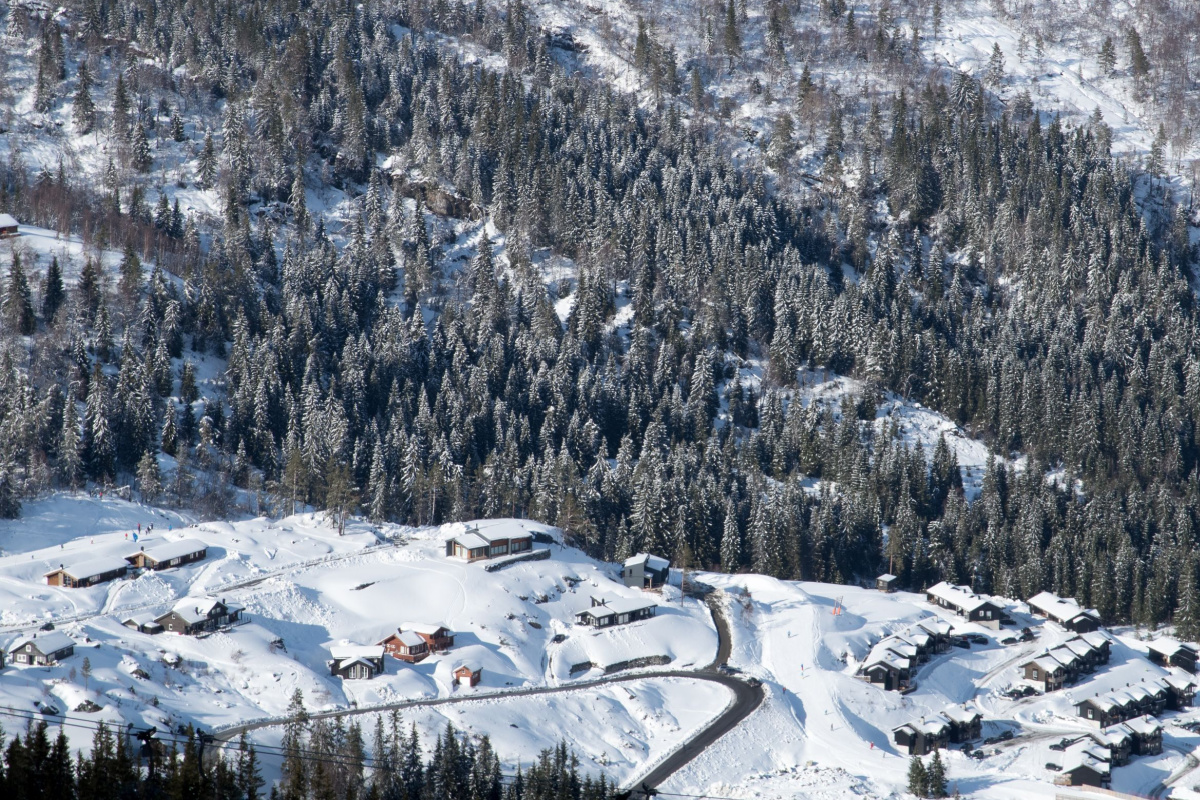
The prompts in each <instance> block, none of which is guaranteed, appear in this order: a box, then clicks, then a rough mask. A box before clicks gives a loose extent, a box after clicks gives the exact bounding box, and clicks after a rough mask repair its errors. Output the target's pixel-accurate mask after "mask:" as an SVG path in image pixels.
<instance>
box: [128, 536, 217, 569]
mask: <svg viewBox="0 0 1200 800" xmlns="http://www.w3.org/2000/svg"><path fill="white" fill-rule="evenodd" d="M207 556H208V545H206V544H205V543H204V542H202V541H200V540H199V539H180V540H179V541H177V542H162V543H160V544H156V545H153V546H151V547H150V548H149V549H147V548H145V547H143V548H142V549H141V550H139V551H138V552H136V553H134V554H133V555H129V556H125V560H126V561H128V562H129V563H130V564H131V565H132V566H134V567H136V568H138V569H153V570H159V569H169V568H171V567H178V566H182V565H183V564H191V563H193V562H195V561H203V560H204V559H205V558H206V557H207Z"/></svg>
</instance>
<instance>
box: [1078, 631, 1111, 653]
mask: <svg viewBox="0 0 1200 800" xmlns="http://www.w3.org/2000/svg"><path fill="white" fill-rule="evenodd" d="M1075 638H1077V639H1083V640H1084V641H1085V642H1087V643H1088V644H1090V645H1091V646H1092V647H1094V648H1096V649H1097V650H1099V649H1101V648H1103V647H1105V646H1107V645H1108V644H1109V643H1110V642H1111V641H1112V640H1111V639H1109V638H1108V634H1106V633H1101V632H1100V631H1089V632H1088V633H1081V634H1079V636H1077V637H1075Z"/></svg>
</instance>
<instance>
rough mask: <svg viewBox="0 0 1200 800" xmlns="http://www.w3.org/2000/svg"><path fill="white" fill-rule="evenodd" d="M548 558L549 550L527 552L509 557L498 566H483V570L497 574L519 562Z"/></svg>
mask: <svg viewBox="0 0 1200 800" xmlns="http://www.w3.org/2000/svg"><path fill="white" fill-rule="evenodd" d="M548 558H550V551H549V550H529V551H527V552H525V553H521V554H519V555H515V556H509V557H508V558H507V559H506V560H504V561H501V562H500V563H498V564H484V565H483V568H484V569H485V570H487V571H488V572H498V571H500V570H502V569H504V568H505V567H507V566H511V565H513V564H516V563H518V562H520V561H545V560H547V559H548Z"/></svg>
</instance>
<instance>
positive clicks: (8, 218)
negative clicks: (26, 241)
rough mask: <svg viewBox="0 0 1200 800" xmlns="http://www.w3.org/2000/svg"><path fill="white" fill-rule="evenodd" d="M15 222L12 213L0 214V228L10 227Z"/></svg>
mask: <svg viewBox="0 0 1200 800" xmlns="http://www.w3.org/2000/svg"><path fill="white" fill-rule="evenodd" d="M16 224H18V223H17V219H16V217H14V216H13V215H12V214H0V228H11V227H12V226H13V225H16Z"/></svg>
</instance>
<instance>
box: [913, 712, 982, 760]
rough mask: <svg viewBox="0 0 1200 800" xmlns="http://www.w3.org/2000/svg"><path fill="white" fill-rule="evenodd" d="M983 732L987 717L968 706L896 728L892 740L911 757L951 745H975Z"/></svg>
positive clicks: (922, 718)
mask: <svg viewBox="0 0 1200 800" xmlns="http://www.w3.org/2000/svg"><path fill="white" fill-rule="evenodd" d="M982 733H983V716H982V715H981V714H980V713H979V712H978V711H976V710H974V709H971V708H967V707H966V706H950V707H948V708H946V709H945V710H944V711H942V712H941V713H940V714H934V715H933V716H932V717H921V719H919V720H917V721H915V722H906V723H904V724H903V725H901V726H899V727H897V728H893V729H892V739H893V740H894V741H895V742H896V744H898V745H900V746H901V747H903V748H905V749H906V751H907V752H908V754H909V755H913V756H923V755H926V754H928V753H932V752H933V751H934V750H940V749H942V748H944V747H946V746H947V745H949V744H957V743H960V742H971V741H974V740H976V739H978V738H979V737H980V736H981V735H982Z"/></svg>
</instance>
